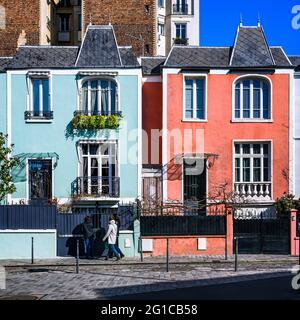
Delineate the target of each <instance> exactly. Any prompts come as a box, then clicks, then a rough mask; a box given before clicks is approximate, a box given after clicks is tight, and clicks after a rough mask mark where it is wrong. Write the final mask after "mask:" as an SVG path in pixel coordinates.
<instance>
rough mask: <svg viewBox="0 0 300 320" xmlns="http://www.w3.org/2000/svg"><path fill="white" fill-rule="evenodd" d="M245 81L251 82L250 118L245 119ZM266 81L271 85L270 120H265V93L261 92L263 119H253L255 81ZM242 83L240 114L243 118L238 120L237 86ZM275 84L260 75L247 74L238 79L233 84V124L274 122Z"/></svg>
mask: <svg viewBox="0 0 300 320" xmlns="http://www.w3.org/2000/svg"><path fill="white" fill-rule="evenodd" d="M244 80H250V118H243V83H242V82H243V81H244ZM254 80H257V81H266V82H267V83H268V84H269V89H270V92H269V108H270V110H269V113H270V119H264V118H263V92H261V97H260V99H261V110H260V112H261V118H253V110H254V108H253V81H254ZM239 82H241V89H240V92H241V94H240V112H241V117H240V118H236V117H235V94H236V92H235V88H236V85H237V84H238V83H239ZM261 91H262V82H261ZM272 111H273V83H272V80H271V79H270V78H269V77H267V76H264V75H259V74H247V75H243V76H240V77H238V78H236V79H235V80H234V81H233V83H232V119H231V122H252V123H253V122H254V123H255V122H258V123H260V122H267V123H268V122H273V112H272Z"/></svg>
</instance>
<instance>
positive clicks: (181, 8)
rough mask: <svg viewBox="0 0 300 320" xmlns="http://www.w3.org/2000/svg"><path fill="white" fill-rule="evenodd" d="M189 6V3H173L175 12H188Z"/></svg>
mask: <svg viewBox="0 0 300 320" xmlns="http://www.w3.org/2000/svg"><path fill="white" fill-rule="evenodd" d="M188 12H189V7H188V4H187V3H186V4H177V3H174V4H173V14H188Z"/></svg>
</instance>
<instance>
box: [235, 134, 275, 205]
mask: <svg viewBox="0 0 300 320" xmlns="http://www.w3.org/2000/svg"><path fill="white" fill-rule="evenodd" d="M236 143H270V151H271V156H270V163H271V170H270V174H271V177H270V178H271V200H272V201H273V195H274V179H273V177H274V165H273V159H274V155H273V153H274V148H273V139H233V140H232V144H231V148H232V150H231V157H232V158H231V162H232V190H234V183H235V161H234V160H235V156H234V155H235V149H234V145H235V144H236Z"/></svg>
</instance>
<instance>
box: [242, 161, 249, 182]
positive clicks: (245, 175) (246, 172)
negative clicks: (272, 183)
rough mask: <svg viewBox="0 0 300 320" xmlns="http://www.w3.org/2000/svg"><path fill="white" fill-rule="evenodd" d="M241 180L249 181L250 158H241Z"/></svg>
mask: <svg viewBox="0 0 300 320" xmlns="http://www.w3.org/2000/svg"><path fill="white" fill-rule="evenodd" d="M243 181H244V182H250V159H243Z"/></svg>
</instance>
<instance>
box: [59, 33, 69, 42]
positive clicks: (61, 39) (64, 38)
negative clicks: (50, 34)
mask: <svg viewBox="0 0 300 320" xmlns="http://www.w3.org/2000/svg"><path fill="white" fill-rule="evenodd" d="M57 40H58V41H59V42H69V41H70V40H71V36H70V32H69V31H60V32H58V34H57Z"/></svg>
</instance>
